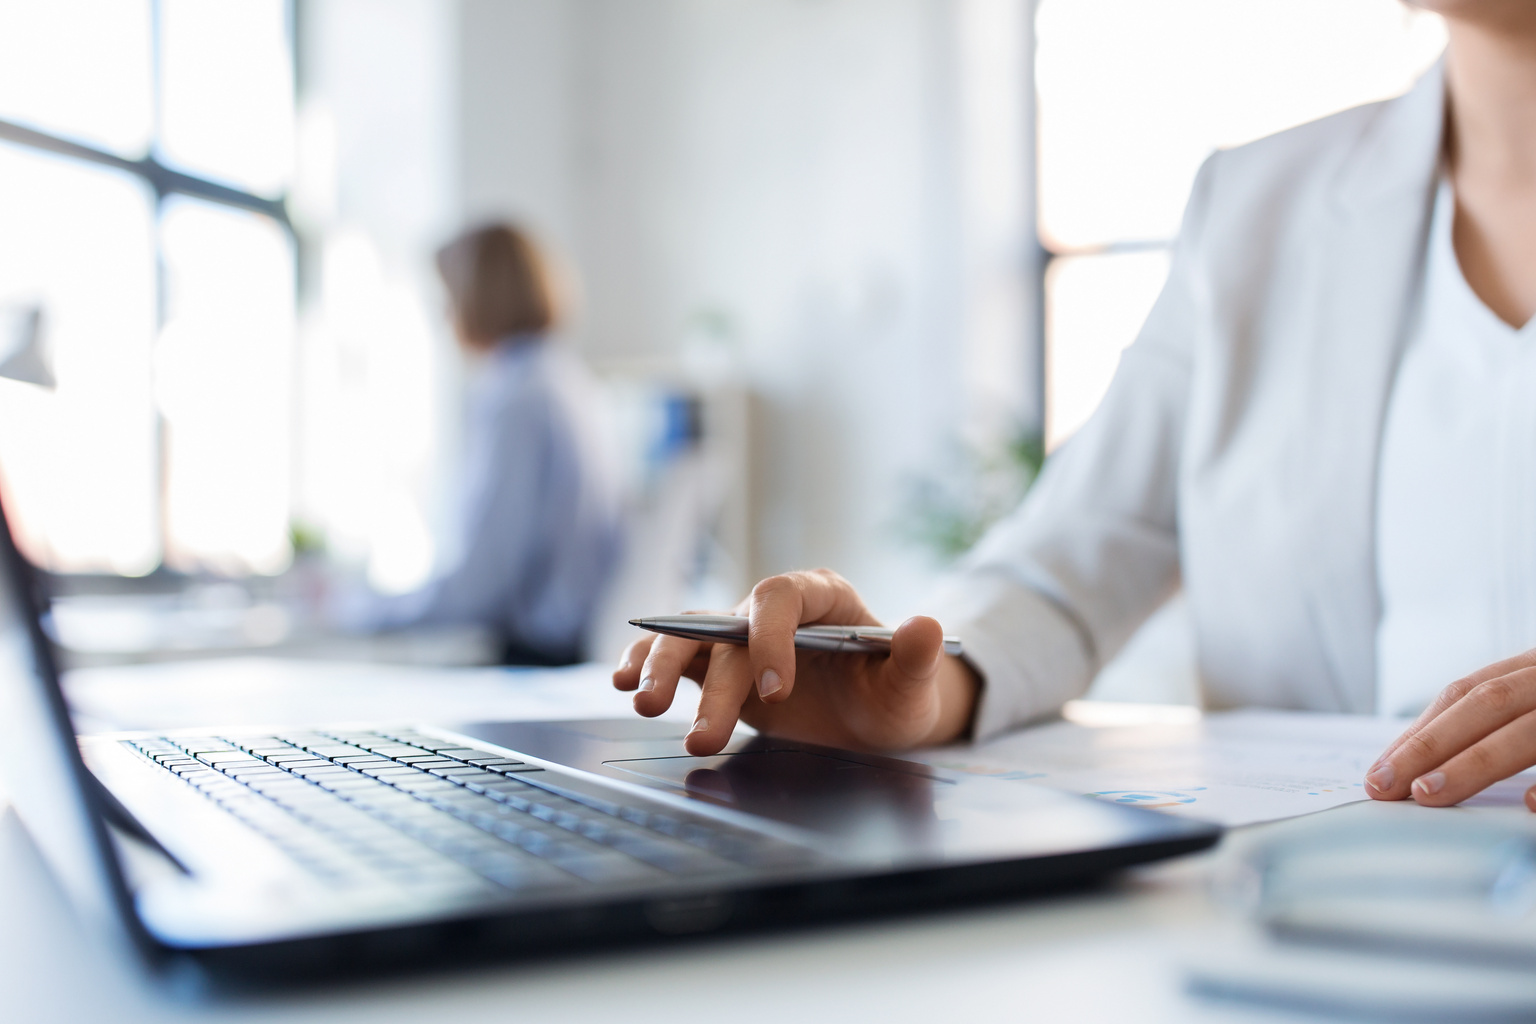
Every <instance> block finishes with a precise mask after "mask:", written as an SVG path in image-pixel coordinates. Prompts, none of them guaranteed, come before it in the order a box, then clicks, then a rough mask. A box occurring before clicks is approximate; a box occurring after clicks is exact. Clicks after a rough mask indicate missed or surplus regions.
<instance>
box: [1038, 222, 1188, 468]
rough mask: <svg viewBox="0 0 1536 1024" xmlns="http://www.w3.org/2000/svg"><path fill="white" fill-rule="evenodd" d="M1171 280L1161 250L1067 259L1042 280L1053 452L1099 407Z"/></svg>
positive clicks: (1047, 441)
mask: <svg viewBox="0 0 1536 1024" xmlns="http://www.w3.org/2000/svg"><path fill="white" fill-rule="evenodd" d="M1167 277H1168V253H1167V252H1164V251H1152V252H1136V253H1116V254H1113V255H1107V256H1065V257H1062V258H1060V259H1057V260H1054V261H1053V262H1052V263H1051V268H1050V270H1049V271H1048V272H1047V274H1046V277H1045V312H1046V324H1045V329H1046V338H1047V345H1046V354H1045V376H1046V387H1047V388H1048V391H1047V392H1046V396H1047V397H1046V403H1045V406H1046V425H1045V444H1046V449H1047V450H1048V451H1049V450H1051V449H1054V448H1055V447H1056V446H1057V445H1059V444H1061V442H1062V441H1064V440H1066V439H1067V438H1068V437H1070V436H1071V435H1072V434H1073V433H1074V432H1076V431H1077V429H1078V428H1079V427H1081V426H1082V425H1083V424H1084V423H1085V422H1087V420H1088V417H1089V416H1091V415H1093V411H1094V410H1095V409H1096V408H1098V405H1099V402H1100V400H1101V399H1103V397H1104V393H1105V392H1106V391H1108V390H1109V382H1110V379H1111V378H1112V377H1113V376H1114V375H1115V368H1116V367H1117V366H1119V365H1120V353H1121V352H1123V351H1124V350H1125V348H1126V346H1128V345H1129V344H1130V343H1131V342H1133V341H1135V340H1136V334H1137V332H1138V331H1140V330H1141V324H1142V321H1144V320H1146V318H1147V313H1148V312H1149V311H1151V309H1152V304H1153V303H1154V302H1156V301H1157V296H1158V293H1159V292H1161V291H1162V288H1163V281H1164V280H1165V279H1166V278H1167Z"/></svg>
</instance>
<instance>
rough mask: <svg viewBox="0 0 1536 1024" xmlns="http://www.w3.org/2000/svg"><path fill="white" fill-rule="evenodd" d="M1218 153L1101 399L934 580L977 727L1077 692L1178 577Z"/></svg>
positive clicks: (999, 727)
mask: <svg viewBox="0 0 1536 1024" xmlns="http://www.w3.org/2000/svg"><path fill="white" fill-rule="evenodd" d="M1218 157H1219V154H1218V156H1213V157H1211V158H1210V159H1209V160H1207V161H1206V163H1205V165H1204V166H1203V167H1202V168H1201V171H1200V174H1199V176H1198V177H1197V179H1196V182H1195V187H1194V189H1193V191H1192V192H1191V196H1190V201H1189V204H1188V206H1187V208H1186V210H1185V215H1184V222H1183V226H1182V227H1181V229H1180V232H1179V237H1178V239H1177V241H1176V242H1175V245H1174V251H1173V260H1172V265H1171V268H1170V271H1169V276H1168V281H1167V283H1166V284H1165V285H1164V287H1163V291H1162V293H1161V295H1160V296H1159V297H1158V300H1157V303H1156V304H1155V305H1154V306H1153V309H1152V312H1151V313H1150V314H1149V315H1148V317H1147V321H1146V323H1145V324H1144V325H1143V327H1142V329H1141V332H1140V334H1139V335H1138V336H1137V339H1136V341H1135V343H1134V344H1132V345H1131V346H1130V347H1129V348H1128V349H1126V351H1125V353H1124V355H1123V356H1122V357H1121V360H1120V366H1119V368H1118V369H1117V370H1116V372H1115V376H1114V380H1113V382H1112V383H1111V385H1110V388H1109V391H1108V392H1107V394H1106V395H1105V398H1104V401H1103V403H1102V404H1101V405H1100V406H1099V408H1098V410H1097V411H1096V412H1095V413H1094V415H1093V416H1092V417H1091V418H1090V420H1089V421H1088V423H1087V424H1085V425H1084V426H1083V428H1082V429H1081V430H1080V431H1079V432H1078V433H1077V434H1076V435H1075V436H1074V437H1073V438H1071V440H1069V441H1068V442H1067V443H1066V444H1064V445H1062V446H1061V448H1060V449H1058V450H1057V451H1056V452H1055V453H1053V454H1052V456H1051V457H1050V459H1048V460H1047V462H1046V465H1045V468H1044V470H1043V471H1042V472H1041V475H1040V478H1039V480H1038V481H1037V482H1036V484H1035V486H1034V488H1033V489H1032V490H1031V491H1030V494H1029V496H1028V497H1027V498H1026V499H1025V501H1024V502H1023V504H1022V505H1021V506H1020V507H1019V508H1018V509H1017V510H1016V511H1015V512H1014V513H1013V514H1012V515H1010V516H1009V517H1008V518H1006V519H1005V520H1003V521H1002V522H1000V523H998V524H997V525H996V526H995V527H994V528H993V529H992V530H991V531H990V532H989V533H988V534H987V535H986V536H985V537H984V538H983V539H982V541H981V543H980V544H978V545H977V547H976V549H975V550H974V551H973V552H972V553H971V554H970V555H969V556H968V557H967V558H966V559H965V560H964V562H962V564H961V567H960V570H959V572H958V573H957V574H956V575H955V576H954V577H952V578H951V579H950V580H948V581H947V582H946V585H945V586H944V587H943V589H942V590H941V591H940V599H939V601H938V607H937V608H936V615H937V617H938V618H939V620H940V621H941V622H942V623H943V624H944V627H945V631H946V632H952V633H956V634H959V636H960V637H961V638H962V640H963V642H964V644H965V651H966V653H965V658H966V660H967V661H968V662H969V663H970V665H971V666H972V668H974V669H975V670H976V671H977V673H978V674H979V675H980V676H981V678H982V692H981V696H980V699H979V703H978V705H977V708H976V713H975V717H974V719H973V726H972V735H973V736H974V737H975V738H977V739H984V738H986V737H988V736H991V735H995V734H996V733H999V732H1002V731H1004V730H1006V729H1009V728H1012V727H1014V726H1017V725H1021V724H1023V723H1025V722H1027V721H1029V720H1030V719H1033V718H1038V717H1040V716H1042V715H1045V714H1049V713H1052V712H1055V711H1056V710H1058V709H1059V708H1060V707H1061V705H1062V704H1063V703H1064V702H1065V701H1067V700H1070V699H1072V698H1074V697H1077V696H1080V695H1081V694H1082V693H1083V692H1084V691H1085V690H1086V689H1087V688H1088V684H1089V683H1090V682H1092V680H1093V677H1094V675H1095V674H1097V672H1098V670H1099V668H1100V667H1102V666H1103V664H1104V663H1105V662H1106V661H1108V660H1109V659H1110V658H1112V657H1113V656H1114V655H1115V653H1116V652H1117V651H1118V650H1119V649H1120V648H1121V647H1122V646H1123V645H1124V644H1125V642H1126V641H1127V640H1128V639H1129V638H1130V636H1131V634H1132V633H1134V632H1135V631H1136V629H1137V627H1139V626H1140V625H1141V623H1142V622H1143V621H1145V620H1146V618H1147V617H1148V616H1149V615H1151V613H1152V612H1153V611H1155V610H1156V609H1157V607H1158V606H1159V605H1160V604H1161V603H1162V602H1163V601H1164V600H1166V599H1167V597H1168V596H1169V595H1170V594H1171V593H1172V592H1173V591H1174V590H1175V589H1176V588H1177V586H1178V582H1179V540H1178V499H1177V495H1178V467H1179V460H1180V448H1181V445H1182V443H1183V436H1184V426H1185V418H1186V411H1187V406H1188V396H1189V389H1190V377H1191V363H1192V349H1193V341H1194V336H1195V335H1196V334H1197V332H1198V330H1199V324H1200V315H1201V314H1200V310H1201V308H1202V305H1203V296H1202V294H1201V293H1202V288H1201V283H1200V275H1199V274H1198V272H1197V270H1198V266H1199V249H1200V236H1201V226H1202V223H1203V221H1204V218H1205V215H1206V208H1207V206H1208V205H1209V202H1210V194H1211V192H1212V189H1213V184H1212V180H1213V178H1214V175H1215V166H1216V162H1217V160H1218Z"/></svg>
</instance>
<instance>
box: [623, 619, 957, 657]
mask: <svg viewBox="0 0 1536 1024" xmlns="http://www.w3.org/2000/svg"><path fill="white" fill-rule="evenodd" d="M629 624H630V625H631V626H639V627H640V628H641V629H648V630H650V631H651V632H652V633H665V634H667V635H668V636H680V637H683V638H684V639H687V640H702V641H703V642H705V643H709V644H736V645H737V646H745V645H746V642H747V626H748V624H749V620H748V619H747V618H746V617H745V616H743V615H663V616H659V617H657V618H654V619H630V620H629ZM895 632H896V631H895V630H894V629H886V628H885V627H883V626H801V627H800V628H799V629H797V630H795V646H796V647H798V648H799V649H800V650H802V651H831V652H833V653H835V654H886V653H888V652H889V651H890V649H891V634H893V633H895ZM960 649H961V648H960V638H959V637H957V636H946V637H945V638H944V653H945V654H959V653H960Z"/></svg>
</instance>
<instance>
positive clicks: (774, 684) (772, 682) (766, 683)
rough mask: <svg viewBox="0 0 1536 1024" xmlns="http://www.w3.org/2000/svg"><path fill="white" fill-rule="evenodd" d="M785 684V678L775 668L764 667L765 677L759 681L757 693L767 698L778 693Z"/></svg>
mask: <svg viewBox="0 0 1536 1024" xmlns="http://www.w3.org/2000/svg"><path fill="white" fill-rule="evenodd" d="M783 686H784V680H782V679H780V678H779V674H778V673H777V672H775V671H774V670H773V669H771V668H769V669H764V670H763V678H761V679H759V680H758V681H757V694H758V696H759V697H762V698H764V699H765V700H766V699H767V698H769V697H772V696H773V695H774V694H776V693H778V692H779V690H780V689H782V688H783Z"/></svg>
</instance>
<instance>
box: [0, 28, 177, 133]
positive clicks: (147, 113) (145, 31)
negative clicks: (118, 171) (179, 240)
mask: <svg viewBox="0 0 1536 1024" xmlns="http://www.w3.org/2000/svg"><path fill="white" fill-rule="evenodd" d="M152 23H153V20H152V17H151V13H150V3H149V0H107V2H103V0H45V2H40V0H0V119H4V120H7V121H15V122H18V123H21V124H24V125H26V126H27V127H30V128H37V129H40V130H43V131H49V132H56V133H58V134H60V135H64V136H68V137H70V138H72V139H76V140H78V141H80V142H84V143H86V144H88V145H93V146H98V147H101V148H104V149H108V150H111V151H113V152H116V153H119V154H121V155H123V156H127V157H138V156H142V155H143V154H144V152H145V151H146V150H147V149H148V148H149V136H150V131H151V129H152V127H153V124H154V109H153V92H154V90H153V73H152V71H151V57H152V52H153V47H152V43H151V25H152Z"/></svg>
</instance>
